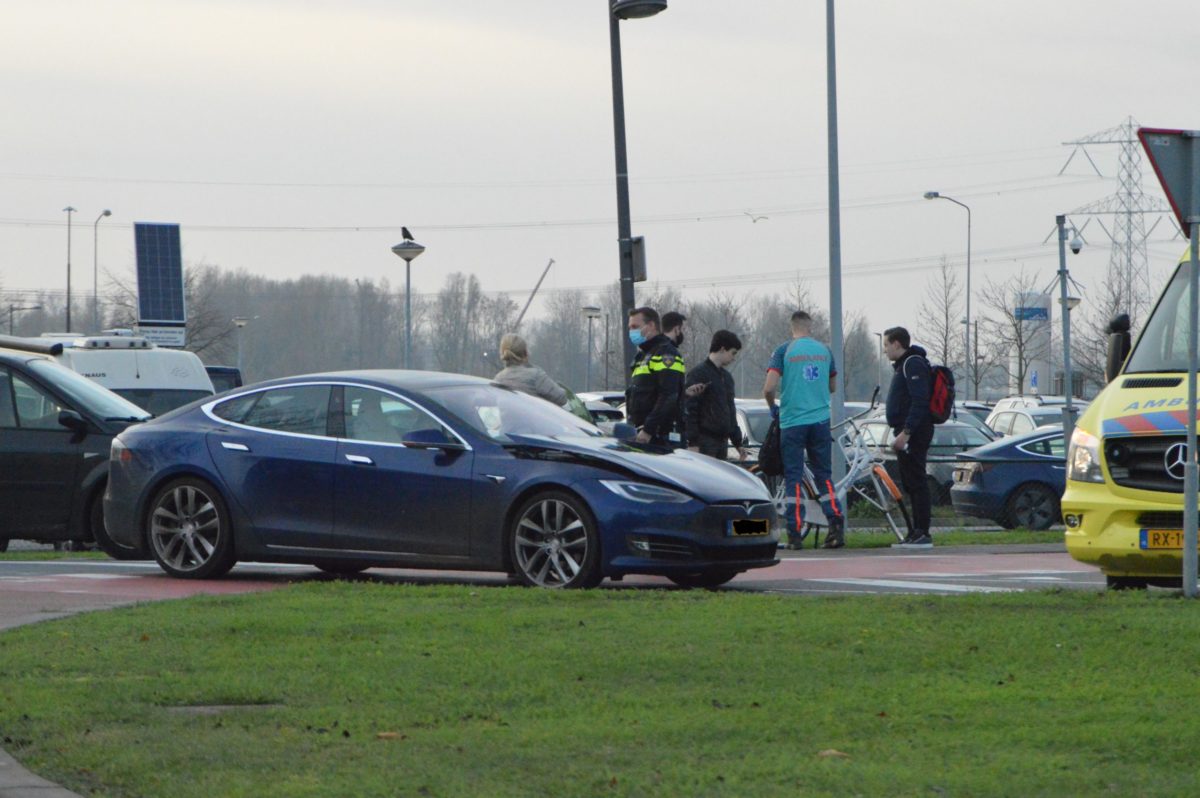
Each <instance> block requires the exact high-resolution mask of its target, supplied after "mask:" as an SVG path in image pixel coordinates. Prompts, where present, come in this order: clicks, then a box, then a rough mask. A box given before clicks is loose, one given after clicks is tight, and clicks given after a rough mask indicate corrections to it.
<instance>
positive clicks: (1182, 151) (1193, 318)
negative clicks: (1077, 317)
mask: <svg viewBox="0 0 1200 798" xmlns="http://www.w3.org/2000/svg"><path fill="white" fill-rule="evenodd" d="M1138 139H1139V140H1141V142H1142V147H1143V148H1145V150H1146V154H1147V155H1148V156H1149V158H1150V163H1151V165H1152V166H1153V167H1154V173H1155V174H1156V175H1158V180H1159V182H1160V183H1162V187H1163V191H1164V193H1166V195H1167V200H1168V201H1169V202H1170V203H1171V209H1172V210H1173V211H1175V218H1176V219H1178V220H1179V226H1180V229H1182V230H1183V231H1184V233H1186V234H1187V236H1188V238H1189V239H1190V240H1191V253H1190V257H1189V259H1188V375H1187V395H1188V398H1187V414H1188V422H1187V461H1186V462H1185V463H1184V466H1183V594H1184V595H1185V596H1187V597H1188V598H1195V597H1196V576H1197V574H1196V570H1197V568H1196V566H1197V559H1200V558H1198V556H1197V551H1196V549H1197V546H1198V544H1200V541H1198V540H1197V538H1198V537H1200V535H1198V534H1197V523H1198V521H1200V512H1197V510H1198V509H1200V508H1198V507H1197V505H1198V504H1200V496H1198V494H1200V478H1198V477H1200V474H1198V473H1197V470H1198V468H1197V464H1196V461H1197V455H1198V454H1200V453H1198V452H1197V449H1196V410H1197V407H1196V371H1197V370H1198V369H1200V343H1198V341H1197V338H1198V336H1200V252H1198V251H1197V250H1200V131H1195V130H1166V129H1162V128H1146V127H1144V128H1141V129H1140V130H1138Z"/></svg>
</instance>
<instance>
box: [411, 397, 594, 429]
mask: <svg viewBox="0 0 1200 798" xmlns="http://www.w3.org/2000/svg"><path fill="white" fill-rule="evenodd" d="M429 396H430V398H432V399H434V400H435V401H437V402H438V403H440V404H441V405H443V406H444V407H445V408H446V409H447V410H449V411H450V412H451V413H453V414H454V415H456V416H458V417H459V418H461V419H462V420H463V421H465V422H466V423H467V424H469V425H471V427H472V428H473V429H475V430H476V431H477V432H480V433H482V434H484V435H487V436H488V437H489V438H492V439H493V440H497V441H508V440H509V436H510V435H546V436H550V437H553V436H557V435H574V436H579V435H587V436H592V437H602V436H603V434H604V433H602V432H601V431H600V430H599V429H597V428H596V427H595V426H594V425H592V424H589V423H587V422H586V421H583V420H581V419H580V418H579V417H577V416H574V415H572V414H571V413H568V412H567V411H566V410H563V409H562V408H561V407H555V406H554V405H553V404H551V403H550V402H547V401H545V400H544V399H538V398H536V397H533V396H528V395H526V394H523V393H518V392H516V391H510V390H508V389H506V388H500V387H498V386H495V385H456V386H453V387H447V388H435V389H433V390H430V391H429Z"/></svg>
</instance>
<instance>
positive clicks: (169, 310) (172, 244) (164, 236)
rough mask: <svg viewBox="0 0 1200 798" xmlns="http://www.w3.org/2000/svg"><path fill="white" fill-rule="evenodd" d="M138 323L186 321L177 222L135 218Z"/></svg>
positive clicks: (178, 322) (177, 322)
mask: <svg viewBox="0 0 1200 798" xmlns="http://www.w3.org/2000/svg"><path fill="white" fill-rule="evenodd" d="M133 238H134V243H135V246H136V248H137V280H138V324H161V323H163V322H166V323H168V324H169V323H170V322H175V323H176V324H179V325H182V324H183V323H184V322H186V321H187V311H186V309H185V308H184V304H183V258H182V256H181V255H180V250H179V225H177V224H153V223H149V222H136V223H135V224H134V225H133Z"/></svg>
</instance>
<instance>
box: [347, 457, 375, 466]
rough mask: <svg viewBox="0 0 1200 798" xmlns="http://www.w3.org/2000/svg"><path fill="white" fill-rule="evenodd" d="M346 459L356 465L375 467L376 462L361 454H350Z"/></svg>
mask: <svg viewBox="0 0 1200 798" xmlns="http://www.w3.org/2000/svg"><path fill="white" fill-rule="evenodd" d="M346 459H347V460H349V461H350V462H351V463H354V464H355V465H375V461H374V460H372V459H371V458H370V457H366V456H364V455H361V454H348V455H346Z"/></svg>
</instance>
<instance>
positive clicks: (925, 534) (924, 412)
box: [883, 327, 933, 549]
mask: <svg viewBox="0 0 1200 798" xmlns="http://www.w3.org/2000/svg"><path fill="white" fill-rule="evenodd" d="M883 340H884V345H883V351H884V353H885V354H887V357H888V360H890V361H892V368H893V369H894V370H895V374H893V375H892V385H891V387H890V388H888V396H887V423H888V426H890V427H891V428H892V432H893V433H895V438H894V439H893V440H892V448H893V449H895V450H896V463H897V465H898V466H899V467H900V483H901V485H902V486H903V487H904V492H905V493H906V494H908V500H909V502H911V503H912V522H913V528H912V532H910V533H909V535H908V537H907V538H905V540H904V541H903V542H902V543H897V544H895V545H896V546H898V547H902V548H921V549H927V548H930V547H932V546H933V538H932V537H931V536H930V534H929V515H930V503H931V500H930V497H929V481H928V479H927V478H926V476H925V461H926V458H927V457H928V455H929V444H930V442H932V441H933V417H932V416H930V414H929V394H930V391H931V389H932V376H931V372H930V368H929V360H928V359H927V358H926V357H925V350H924V349H922V348H921V347H919V346H913V344H912V339H911V337H910V336H909V334H908V330H906V329H904V328H903V327H892V328H890V329H888V330H884V332H883Z"/></svg>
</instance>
